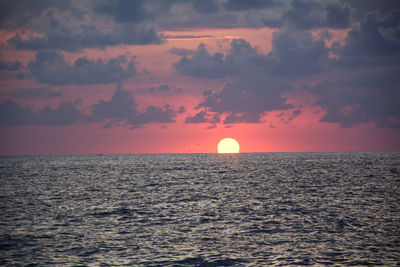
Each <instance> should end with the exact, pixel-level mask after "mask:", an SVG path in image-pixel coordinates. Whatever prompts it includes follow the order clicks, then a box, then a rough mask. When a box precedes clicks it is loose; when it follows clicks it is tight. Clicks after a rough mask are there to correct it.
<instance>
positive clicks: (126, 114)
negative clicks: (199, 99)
mask: <svg viewBox="0 0 400 267" xmlns="http://www.w3.org/2000/svg"><path fill="white" fill-rule="evenodd" d="M183 111H184V108H183V107H181V108H180V109H178V110H175V109H174V107H172V106H170V105H164V106H163V107H157V106H148V107H146V108H145V109H144V110H139V109H138V106H137V104H136V103H135V101H134V99H133V97H132V93H131V92H130V91H127V90H124V89H123V88H122V86H121V85H118V86H117V89H116V90H115V93H114V95H113V96H112V98H111V100H108V101H106V100H100V101H99V102H98V103H97V104H94V105H93V106H92V107H91V114H90V115H89V117H88V119H89V120H90V121H107V123H108V125H109V126H111V125H113V126H115V125H120V124H121V123H122V125H123V126H125V127H129V128H138V127H141V126H142V125H143V124H149V123H153V122H155V123H171V122H174V121H175V120H174V119H175V117H176V115H177V114H179V113H182V112H183Z"/></svg>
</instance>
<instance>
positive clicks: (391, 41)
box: [335, 10, 400, 64]
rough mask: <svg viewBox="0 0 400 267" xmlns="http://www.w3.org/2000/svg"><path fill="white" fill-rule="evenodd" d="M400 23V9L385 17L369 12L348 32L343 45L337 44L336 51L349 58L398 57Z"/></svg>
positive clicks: (399, 54) (399, 52) (399, 49)
mask: <svg viewBox="0 0 400 267" xmlns="http://www.w3.org/2000/svg"><path fill="white" fill-rule="evenodd" d="M399 25H400V10H395V11H393V12H391V13H390V14H388V15H387V16H385V17H381V16H380V15H379V13H378V12H373V13H369V14H368V15H367V16H366V17H365V18H364V20H362V21H361V23H360V24H359V25H356V26H354V27H353V28H352V29H351V31H349V32H348V34H347V36H346V39H345V44H344V45H343V46H339V45H338V44H336V46H337V47H336V50H335V53H336V54H337V55H338V56H340V57H344V58H345V59H347V60H354V59H357V58H359V59H360V58H361V59H363V58H364V59H372V60H376V59H379V58H382V57H389V58H390V57H396V58H398V57H399V56H400V27H399ZM397 60H398V59H397ZM375 63H376V62H375ZM375 63H374V64H375Z"/></svg>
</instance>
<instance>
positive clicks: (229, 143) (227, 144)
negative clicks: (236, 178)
mask: <svg viewBox="0 0 400 267" xmlns="http://www.w3.org/2000/svg"><path fill="white" fill-rule="evenodd" d="M239 150H240V146H239V143H238V142H237V141H236V140H235V139H233V138H224V139H222V140H221V141H219V143H218V153H219V154H221V153H239Z"/></svg>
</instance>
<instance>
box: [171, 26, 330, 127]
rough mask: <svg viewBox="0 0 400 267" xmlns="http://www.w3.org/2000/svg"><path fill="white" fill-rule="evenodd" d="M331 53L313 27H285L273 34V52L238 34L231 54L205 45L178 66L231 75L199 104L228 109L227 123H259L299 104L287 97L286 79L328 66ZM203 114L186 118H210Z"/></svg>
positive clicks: (198, 73) (193, 72) (200, 73)
mask: <svg viewBox="0 0 400 267" xmlns="http://www.w3.org/2000/svg"><path fill="white" fill-rule="evenodd" d="M328 53H329V49H328V48H327V47H325V44H324V42H323V40H319V39H318V40H315V39H313V38H312V36H311V34H310V33H309V32H292V31H282V32H281V33H279V34H276V35H275V36H274V40H273V51H272V52H270V53H269V54H261V53H259V52H258V51H257V49H256V48H254V47H252V46H251V45H250V44H249V43H248V42H246V41H245V40H242V39H238V40H233V41H232V42H231V48H230V50H229V52H228V54H227V55H226V56H224V55H223V54H221V53H215V54H210V53H209V52H208V51H207V49H206V48H205V46H204V45H200V46H199V47H198V49H197V50H196V51H194V53H193V55H192V56H191V57H188V56H183V57H182V58H181V59H180V60H179V61H178V62H177V63H176V64H175V65H174V67H175V69H176V70H177V71H178V72H180V73H181V74H183V75H188V76H194V77H201V78H210V79H213V78H225V77H226V78H229V79H231V80H232V82H231V83H227V84H226V86H225V87H224V88H223V89H222V90H221V91H219V92H213V91H206V92H205V94H204V99H203V101H202V102H201V103H200V104H199V105H198V106H197V108H198V109H201V108H203V109H204V110H205V111H207V112H210V113H213V114H217V115H218V116H220V115H225V120H224V121H223V123H225V124H231V123H259V122H261V118H262V116H264V115H265V114H266V112H268V111H274V110H285V109H292V108H294V106H293V105H291V104H286V99H285V98H284V97H282V94H283V93H285V92H289V91H290V90H291V86H289V85H288V83H287V82H286V81H287V80H289V81H292V80H294V79H296V78H298V77H303V76H306V75H310V74H317V73H321V72H323V71H324V69H325V68H326V66H327V63H328V61H329V57H328ZM204 115H205V114H204V113H198V114H197V115H195V117H189V118H188V119H187V122H192V121H193V122H205V121H207V119H206V118H205V116H204Z"/></svg>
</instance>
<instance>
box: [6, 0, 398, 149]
mask: <svg viewBox="0 0 400 267" xmlns="http://www.w3.org/2000/svg"><path fill="white" fill-rule="evenodd" d="M0 25H1V26H0V38H1V39H0V40H1V44H0V85H1V90H0V154H1V155H32V154H94V153H188V152H191V153H199V152H201V153H214V152H216V151H217V144H218V141H219V140H221V139H222V138H224V137H232V138H235V139H236V140H237V141H238V142H239V143H240V147H241V152H276V151H376V150H378V151H380V150H400V2H399V1H382V0H376V1H371V0H354V1H350V0H349V1H335V0H332V1H322V0H321V1H319V0H313V1H303V0H295V1H294V0H293V1H289V0H288V1H278V0H211V1H210V0H195V1H183V0H165V1H160V0H148V1H147V0H145V1H139V0H136V1H127V0H124V1H122V0H121V1H111V0H110V1H97V0H96V1H94V0H93V1H50V0H42V1H38V0H36V1H31V0H26V1H19V0H17V1H15V0H9V1H3V0H1V1H0Z"/></svg>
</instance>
